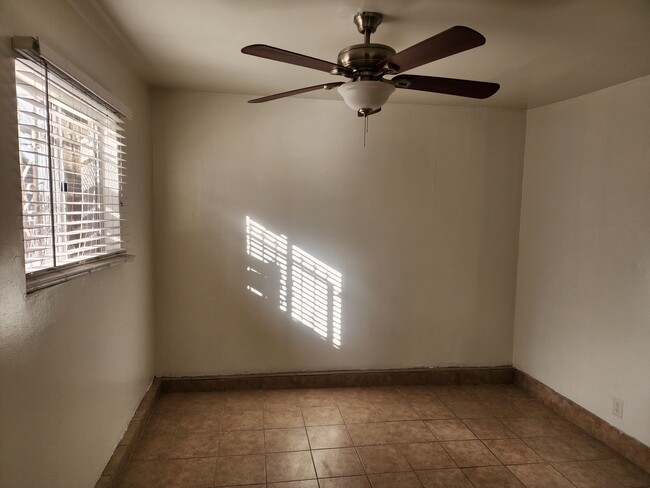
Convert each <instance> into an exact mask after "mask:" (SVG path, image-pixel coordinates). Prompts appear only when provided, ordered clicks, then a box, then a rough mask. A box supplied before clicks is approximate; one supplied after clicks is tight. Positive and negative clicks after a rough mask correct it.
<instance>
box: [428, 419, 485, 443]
mask: <svg viewBox="0 0 650 488" xmlns="http://www.w3.org/2000/svg"><path fill="white" fill-rule="evenodd" d="M425 424H426V426H427V427H428V428H429V430H430V431H431V432H432V433H433V435H434V436H435V437H436V439H437V440H439V441H460V440H469V439H476V436H475V435H474V434H473V433H472V431H471V430H469V429H468V428H467V426H466V425H465V424H464V423H463V422H462V421H461V420H427V421H426V422H425Z"/></svg>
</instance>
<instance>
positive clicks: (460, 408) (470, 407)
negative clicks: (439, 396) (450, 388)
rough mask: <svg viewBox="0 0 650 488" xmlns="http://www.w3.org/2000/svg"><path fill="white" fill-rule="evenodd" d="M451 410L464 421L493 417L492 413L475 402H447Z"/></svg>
mask: <svg viewBox="0 0 650 488" xmlns="http://www.w3.org/2000/svg"><path fill="white" fill-rule="evenodd" d="M447 406H448V407H449V409H450V410H451V411H452V412H454V414H456V415H457V416H458V417H460V418H462V419H477V418H487V417H491V415H490V412H489V411H488V410H487V409H486V408H485V407H483V406H482V405H481V404H480V403H478V402H475V401H462V402H447Z"/></svg>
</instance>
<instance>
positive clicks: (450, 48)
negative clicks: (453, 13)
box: [377, 25, 485, 73]
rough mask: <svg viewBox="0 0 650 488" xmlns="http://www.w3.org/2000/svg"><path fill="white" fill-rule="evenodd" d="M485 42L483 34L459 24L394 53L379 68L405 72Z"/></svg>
mask: <svg viewBox="0 0 650 488" xmlns="http://www.w3.org/2000/svg"><path fill="white" fill-rule="evenodd" d="M483 44H485V37H483V36H482V35H481V34H479V33H478V32H476V31H475V30H474V29H470V28H469V27H464V26H462V25H457V26H456V27H452V28H451V29H447V30H446V31H443V32H441V33H440V34H436V35H435V36H433V37H430V38H429V39H425V40H424V41H422V42H418V43H417V44H414V45H413V46H411V47H409V48H406V49H404V50H403V51H400V52H398V53H397V54H393V55H392V56H391V57H389V58H388V59H385V60H384V61H382V62H381V63H379V64H378V65H377V69H379V70H381V69H384V68H390V69H392V70H394V72H395V73H403V72H404V71H407V70H410V69H413V68H417V67H418V66H422V65H423V64H427V63H430V62H432V61H436V60H438V59H442V58H446V57H447V56H451V55H452V54H457V53H460V52H463V51H467V50H468V49H472V48H475V47H478V46H482V45H483Z"/></svg>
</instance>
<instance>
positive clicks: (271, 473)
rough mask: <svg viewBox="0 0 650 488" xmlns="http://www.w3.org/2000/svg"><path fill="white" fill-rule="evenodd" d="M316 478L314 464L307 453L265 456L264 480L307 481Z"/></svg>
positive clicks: (279, 453)
mask: <svg viewBox="0 0 650 488" xmlns="http://www.w3.org/2000/svg"><path fill="white" fill-rule="evenodd" d="M313 478H316V472H315V471H314V463H313V462H312V459H311V453H310V452H309V451H295V452H275V453H269V454H267V455H266V480H267V482H269V483H272V482H278V481H295V480H308V479H313Z"/></svg>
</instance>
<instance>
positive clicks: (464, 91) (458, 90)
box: [391, 75, 499, 98]
mask: <svg viewBox="0 0 650 488" xmlns="http://www.w3.org/2000/svg"><path fill="white" fill-rule="evenodd" d="M391 81H392V82H395V88H405V89H407V90H421V91H428V92H434V93H445V94H447V95H457V96H459V97H471V98H488V97H490V96H492V95H494V94H495V93H496V92H497V91H498V90H499V84H498V83H489V82H487V81H473V80H457V79H455V78H437V77H435V76H417V75H399V76H396V77H394V78H393V79H392V80H391Z"/></svg>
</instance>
